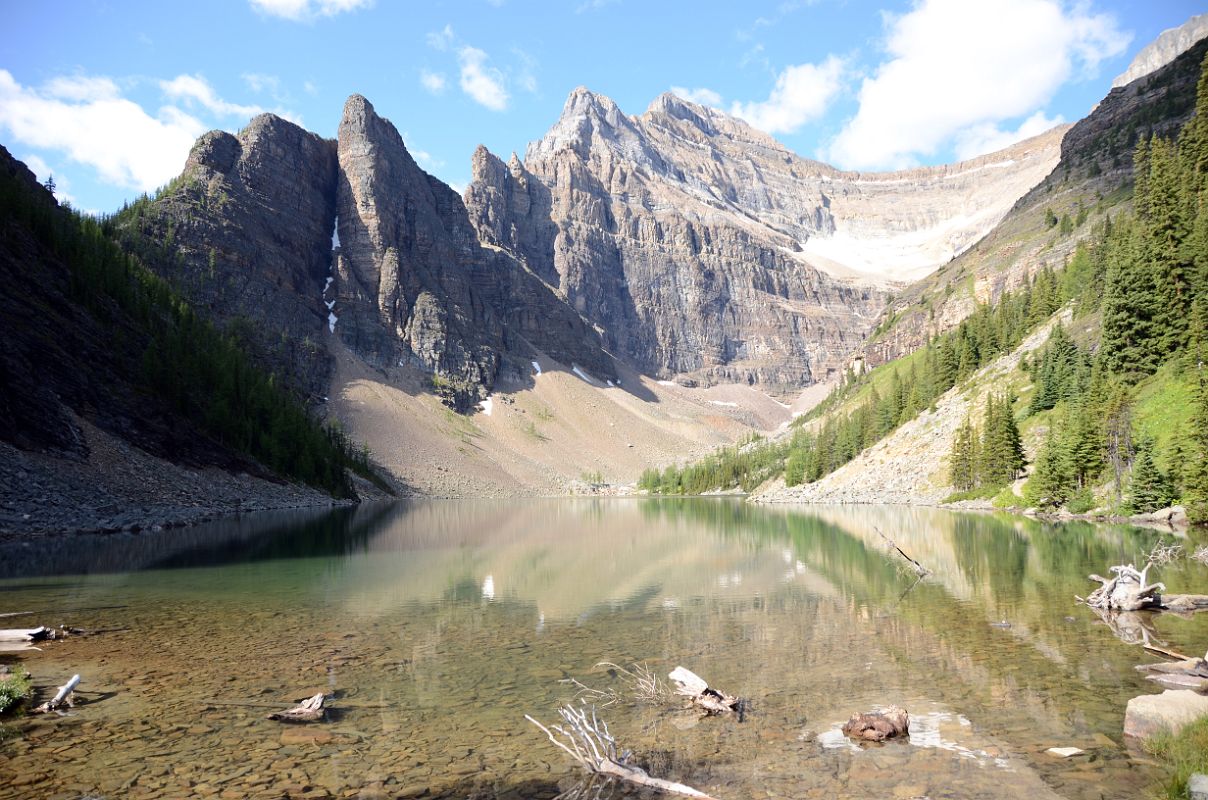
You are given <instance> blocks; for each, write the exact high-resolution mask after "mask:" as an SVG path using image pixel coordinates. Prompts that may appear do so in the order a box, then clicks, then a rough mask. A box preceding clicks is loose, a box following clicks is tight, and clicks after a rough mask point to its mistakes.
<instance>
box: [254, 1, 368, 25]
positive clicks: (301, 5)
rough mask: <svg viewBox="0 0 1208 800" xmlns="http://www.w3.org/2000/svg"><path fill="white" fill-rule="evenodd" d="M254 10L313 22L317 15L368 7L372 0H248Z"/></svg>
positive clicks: (294, 19)
mask: <svg viewBox="0 0 1208 800" xmlns="http://www.w3.org/2000/svg"><path fill="white" fill-rule="evenodd" d="M250 2H251V6H252V8H253V9H255V10H256V11H259V12H260V13H262V14H266V15H268V16H272V17H281V18H282V19H288V20H293V21H294V22H313V21H314V20H316V19H318V18H319V17H334V16H336V15H337V14H343V13H345V12H347V11H356V10H358V9H362V8H369V7H370V6H372V5H373V2H374V0H250Z"/></svg>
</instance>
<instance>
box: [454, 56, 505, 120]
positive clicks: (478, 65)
mask: <svg viewBox="0 0 1208 800" xmlns="http://www.w3.org/2000/svg"><path fill="white" fill-rule="evenodd" d="M487 59H488V56H487V54H486V53H485V52H483V51H482V50H479V49H478V48H477V47H469V46H468V45H467V46H466V47H463V48H461V49H460V50H458V51H457V61H458V63H459V64H460V65H461V90H462V91H463V92H465V93H466V94H468V95H469V96H470V97H471V98H472V99H473V100H474V102H476V103H479V104H480V105H483V106H486V107H487V108H489V109H491V110H492V111H503V110H504V109H506V108H507V107H508V100H509V98H510V96H509V95H508V91H507V88H506V86H505V79H504V77H503V73H502V72H500V71H499V70H497V69H495V68H494V67H491V66H488V65H487Z"/></svg>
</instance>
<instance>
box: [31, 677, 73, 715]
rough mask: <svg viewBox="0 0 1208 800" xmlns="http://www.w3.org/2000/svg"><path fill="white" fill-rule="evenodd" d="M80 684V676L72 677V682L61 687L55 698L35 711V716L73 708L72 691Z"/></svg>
mask: <svg viewBox="0 0 1208 800" xmlns="http://www.w3.org/2000/svg"><path fill="white" fill-rule="evenodd" d="M79 684H80V676H79V675H72V676H71V680H69V681H67V683H65V684H63V685H62V686H60V687H59V691H58V693H57V694H55V696H54V697H52V698H51V699H49V700H47V701H46V702H45V703H43V704H42V705H40V706H38V707H37V708H35V709H34V713H35V714H49V713H50V712H51V711H58V710H59V708H60V707H61V706H67V707H68V708H71V707H72V705H73V704H74V703H73V698H72V694H71V693H72V690H73V689H75V688H76V687H77V686H79Z"/></svg>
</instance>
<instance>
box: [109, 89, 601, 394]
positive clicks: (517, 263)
mask: <svg viewBox="0 0 1208 800" xmlns="http://www.w3.org/2000/svg"><path fill="white" fill-rule="evenodd" d="M501 166H502V165H501ZM503 172H504V174H505V175H506V181H509V182H510V183H503V182H502V181H503V179H504V178H503V176H501V186H504V187H505V190H506V191H508V192H509V193H510V194H509V195H508V197H509V198H510V201H509V202H510V205H509V206H508V208H510V209H512V213H516V214H521V213H522V210H523V209H526V208H530V209H533V210H534V213H536V214H538V215H544V217H545V218H546V219H548V217H549V214H548V206H549V201H548V193H546V194H545V201H544V205H542V203H541V190H542V188H543V187H541V186H540V185H539V184H536V182H533V185H531V186H530V187H529V189H525V187H524V181H525V179H524V176H523V174H520V173H518V176H517V177H513V176H512V175H511V174H510V173H508V171H507V168H506V167H503ZM121 224H122V226H123V235H124V236H125V240H126V243H127V245H128V246H129V247H131V248H132V249H134V250H137V251H138V252H139V253H140V255H142V256H143V257H144V260H145V261H147V263H148V264H150V265H151V266H153V267H154V268H155V269H156V270H157V271H158V272H159V273H160V274H162V275H164V276H165V277H166V278H168V279H169V280H170V281H172V283H173V284H174V285H175V286H176V287H177V288H178V289H179V290H180V291H181V292H182V293H183V294H184V295H185V296H186V297H187V298H188V300H189V302H190V303H191V304H193V305H194V306H195V307H196V308H197V309H198V310H199V311H200V312H201V313H202V314H203V315H204V316H206V317H207V318H209V319H212V320H214V321H216V322H217V323H218V324H220V325H227V326H234V327H235V329H237V330H238V331H239V333H240V335H241V336H244V337H245V338H246V339H248V340H250V343H251V344H252V345H253V347H254V350H255V351H256V355H257V358H258V360H260V361H261V362H262V363H264V364H265V365H266V366H268V367H269V368H270V369H272V370H273V371H275V372H278V373H280V374H281V375H283V376H284V377H286V378H287V379H288V380H290V381H291V382H292V383H293V384H294V385H296V386H297V387H299V388H300V389H302V390H303V391H305V392H307V393H309V394H311V395H313V396H321V395H323V394H325V393H326V386H327V381H328V377H329V375H330V364H329V360H328V359H329V356H328V353H327V349H326V347H325V346H323V345H322V337H324V336H327V335H329V334H330V332H332V331H334V333H335V334H336V335H338V336H340V337H341V339H342V340H343V341H344V342H345V343H346V344H347V345H348V346H349V347H350V348H351V349H352V350H353V351H354V352H355V353H356V354H357V355H359V356H360V357H361V358H363V359H364V360H365V361H366V362H368V363H370V364H373V365H375V366H377V367H381V368H384V367H388V366H394V365H397V364H399V363H400V362H401V363H410V364H412V365H415V366H417V367H419V368H421V369H423V370H424V371H426V372H428V373H430V374H432V375H433V383H434V385H435V387H436V388H437V389H438V391H439V392H440V393H441V394H442V395H443V396H444V397H445V399H446V400H448V401H449V403H450V404H451V405H453V406H455V407H456V408H459V409H462V410H465V409H467V408H469V407H470V406H472V405H473V404H474V403H475V402H477V401H478V399H480V398H481V397H484V396H485V395H486V394H487V393H488V392H489V391H490V390H491V388H492V387H493V385H494V383H495V381H496V380H497V379H498V378H499V377H500V376H501V375H504V376H506V377H510V378H512V379H515V380H522V379H524V377H525V376H527V375H528V374H529V372H530V367H529V361H530V359H531V358H532V357H533V355H535V353H536V351H537V350H541V351H543V352H545V353H546V354H547V355H549V356H550V357H551V358H554V359H556V360H558V361H562V362H564V363H566V364H567V365H572V364H574V365H579V366H581V367H583V368H584V369H587V370H589V371H590V372H592V373H593V374H594V375H596V376H598V377H600V378H601V379H604V380H607V379H615V377H616V372H615V367H614V365H613V362H612V358H611V357H610V356H609V355H608V354H607V353H605V352H604V351H603V349H602V347H601V342H600V338H599V335H598V334H597V333H596V331H595V330H593V329H592V328H591V326H590V325H588V324H587V323H586V322H585V321H584V320H583V318H582V317H581V316H580V315H579V314H578V313H577V312H575V311H574V310H573V309H572V308H571V307H570V306H569V305H568V304H567V303H566V300H565V298H564V297H562V296H561V295H559V293H558V291H557V289H556V288H554V287H553V286H551V285H549V284H547V283H546V282H545V281H543V280H542V279H541V277H539V276H538V274H536V273H535V272H533V271H532V270H530V269H529V268H528V267H527V266H526V261H527V259H525V258H524V257H523V256H520V257H517V256H515V255H513V253H521V254H523V253H525V252H530V251H531V252H533V253H536V252H537V244H536V243H535V242H534V240H533V239H532V238H531V237H529V238H524V237H525V236H527V234H517V233H516V232H512V238H506V239H505V238H501V239H500V244H499V245H495V246H490V245H485V246H484V245H483V244H480V242H479V237H478V233H477V232H476V230H475V228H474V226H472V225H471V224H470V221H469V217H468V214H467V211H466V208H465V206H464V204H463V203H462V200H461V198H460V197H458V195H457V193H456V192H454V191H453V190H452V189H450V188H449V187H448V186H446V185H445V184H444V183H442V182H440V181H439V180H437V179H436V178H433V177H432V176H430V175H428V174H427V173H425V172H424V171H423V170H422V169H420V167H419V166H418V165H417V164H416V162H415V160H414V159H413V158H412V157H411V155H410V154H409V153H408V152H407V148H406V146H405V145H404V144H403V140H402V137H401V136H399V133H398V131H397V130H396V129H395V127H394V126H393V125H392V124H391V123H390V122H389V121H387V120H385V119H383V118H382V117H380V116H378V114H377V113H376V112H375V111H374V108H373V106H372V105H371V104H370V103H369V101H367V100H366V99H365V98H363V97H361V96H359V95H354V96H352V97H351V98H349V100H348V102H347V103H346V105H345V108H344V114H343V117H342V120H341V122H340V127H339V138H338V140H336V141H331V140H324V139H322V138H320V137H318V136H316V135H315V134H313V133H308V132H306V131H304V130H303V129H302V128H300V127H298V126H297V125H294V124H293V123H291V122H288V121H286V120H283V119H281V118H279V117H276V116H273V115H271V114H263V115H261V116H258V117H256V118H255V119H253V120H252V122H251V123H250V124H249V125H248V127H247V128H245V129H244V130H243V131H242V132H241V133H240V134H239V135H238V136H234V135H231V134H229V133H224V132H222V131H213V132H211V133H207V134H205V135H204V136H202V137H201V138H200V139H199V140H198V141H197V143H196V144H195V145H194V147H193V150H192V152H191V153H190V155H189V158H188V161H187V162H186V165H185V169H184V172H183V174H182V175H181V176H180V177H179V178H177V179H176V180H175V181H173V182H172V184H171V185H169V186H168V187H167V189H166V190H165V191H164V192H162V193H161V194H160V195H159V196H158V197H157V198H156V199H154V200H152V201H150V202H146V203H140V204H136V206H135V207H134V208H133V209H131V211H130V212H128V213H127V214H125V215H123V217H122V223H121ZM529 230H532V231H537V232H538V233H540V231H541V227H540V225H533V226H526V227H525V228H524V231H529ZM502 235H503V234H502V233H501V236H502ZM336 240H338V243H339V244H338V246H333V245H335V241H336ZM504 245H506V247H507V249H506V250H505V249H504ZM532 260H533V261H537V260H539V259H537V258H536V257H535V256H534V258H533V259H532ZM545 261H547V262H548V259H545ZM553 283H555V284H556V281H553Z"/></svg>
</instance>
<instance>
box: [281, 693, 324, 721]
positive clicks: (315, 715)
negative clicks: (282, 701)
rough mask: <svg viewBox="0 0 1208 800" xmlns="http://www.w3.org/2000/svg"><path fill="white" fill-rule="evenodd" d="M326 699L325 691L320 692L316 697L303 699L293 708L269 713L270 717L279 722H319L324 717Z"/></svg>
mask: <svg viewBox="0 0 1208 800" xmlns="http://www.w3.org/2000/svg"><path fill="white" fill-rule="evenodd" d="M324 699H325V698H324V696H323V693H322V692H320V693H319V694H317V695H315V696H314V697H310V698H307V699H306V700H303V701H302V702H301V703H298V705H296V706H294V707H293V708H290V709H286V710H285V711H277V712H275V713H273V714H269V715H268V718H269V719H275V720H277V721H278V722H317V721H319V720H321V719H323V714H324V708H323V701H324Z"/></svg>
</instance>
